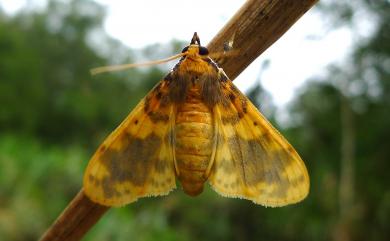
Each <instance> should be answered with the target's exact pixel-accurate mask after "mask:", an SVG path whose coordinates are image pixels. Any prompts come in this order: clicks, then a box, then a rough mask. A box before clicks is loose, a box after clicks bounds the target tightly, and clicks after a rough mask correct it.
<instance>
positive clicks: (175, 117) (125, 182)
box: [84, 33, 309, 207]
mask: <svg viewBox="0 0 390 241" xmlns="http://www.w3.org/2000/svg"><path fill="white" fill-rule="evenodd" d="M179 57H181V59H180V61H179V63H178V64H176V66H175V67H174V68H173V69H172V70H171V71H170V72H169V73H168V74H167V75H166V76H165V77H164V78H163V80H161V81H160V82H159V83H158V84H157V85H156V86H155V87H154V88H153V89H152V90H151V91H150V92H149V93H148V94H147V95H146V97H145V98H144V99H142V100H141V102H140V103H139V104H138V105H137V106H136V107H135V109H134V110H133V111H132V112H131V113H130V114H129V115H128V117H127V118H126V119H125V120H124V121H123V122H122V124H120V125H119V127H118V128H117V129H116V130H115V131H113V132H112V133H111V134H110V135H109V137H108V138H107V139H106V140H105V141H104V142H103V143H102V144H101V146H100V147H99V148H98V150H97V151H96V152H95V154H94V155H93V157H92V158H91V160H90V162H89V164H88V167H87V169H86V171H85V175H84V192H85V194H86V195H87V196H88V197H89V198H90V199H91V200H92V201H94V202H97V203H99V204H101V205H105V206H122V205H125V204H128V203H131V202H134V201H136V200H137V199H138V198H140V197H146V196H157V195H166V194H168V193H169V192H170V191H171V190H172V189H174V188H175V187H176V179H178V180H179V181H180V183H181V185H182V187H183V190H184V192H185V193H186V194H188V195H191V196H196V195H198V194H200V193H201V192H202V190H203V186H204V183H205V182H207V181H208V182H209V183H210V185H211V187H212V188H213V189H214V190H215V191H216V192H217V193H219V194H221V195H223V196H227V197H237V198H244V199H248V200H252V201H253V202H255V203H257V204H261V205H265V206H272V207H276V206H283V205H287V204H291V203H296V202H299V201H301V200H302V199H304V198H305V197H306V196H307V194H308V191H309V176H308V173H307V170H306V167H305V164H304V163H303V161H302V160H301V158H300V157H299V155H298V153H297V152H296V151H295V150H294V148H293V147H292V146H291V145H290V144H289V143H288V142H287V140H286V139H285V138H284V137H283V136H282V135H281V134H280V133H279V132H278V131H277V130H276V129H275V128H274V127H273V126H272V125H271V124H270V123H269V122H268V121H267V120H266V119H265V118H264V117H263V116H262V114H261V113H260V112H259V111H258V110H257V109H256V107H255V106H254V105H253V104H252V103H251V102H250V101H249V99H248V98H247V97H246V96H245V95H243V94H242V93H241V92H240V91H239V90H238V89H237V88H236V87H235V85H234V84H233V83H232V81H231V80H230V79H229V78H228V77H227V76H226V74H225V73H224V71H223V70H222V69H221V68H219V67H218V65H217V64H216V63H215V62H214V61H213V60H212V59H211V58H210V56H209V53H208V50H207V48H206V47H203V46H201V45H200V41H199V37H198V36H197V34H196V33H195V34H194V36H193V38H192V40H191V43H190V45H189V46H187V47H185V48H184V49H183V51H182V53H181V54H179V55H176V56H174V57H172V58H170V59H167V60H171V59H174V58H179ZM164 61H166V60H164ZM128 67H131V65H128V66H119V67H118V68H115V67H109V68H108V69H107V68H106V69H100V70H99V69H98V72H99V71H100V72H103V71H106V70H116V69H121V68H128Z"/></svg>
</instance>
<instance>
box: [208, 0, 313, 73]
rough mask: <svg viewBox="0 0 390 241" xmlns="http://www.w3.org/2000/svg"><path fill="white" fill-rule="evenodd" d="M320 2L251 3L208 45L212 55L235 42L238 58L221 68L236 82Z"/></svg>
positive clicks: (262, 0)
mask: <svg viewBox="0 0 390 241" xmlns="http://www.w3.org/2000/svg"><path fill="white" fill-rule="evenodd" d="M317 1H318V0H274V1H272V0H249V1H247V2H246V3H245V4H244V5H243V6H242V7H241V8H240V9H239V10H238V11H237V13H236V14H235V15H234V16H233V17H232V18H231V19H230V20H229V22H228V23H227V24H226V25H225V26H224V27H223V28H222V29H221V30H220V32H219V33H218V34H217V35H216V36H215V37H214V39H213V40H211V42H210V43H209V45H208V48H209V50H210V52H221V51H223V47H224V44H225V43H227V42H229V41H231V40H232V41H233V46H232V47H233V50H234V49H236V50H238V52H239V53H238V55H237V56H235V57H232V58H227V60H226V62H225V63H223V64H222V65H221V67H222V68H223V69H224V71H225V73H226V74H227V76H229V78H230V79H232V80H233V79H235V78H236V77H237V76H238V75H239V74H240V73H241V72H242V71H243V70H244V69H245V68H246V67H247V66H248V65H249V64H250V63H252V62H253V61H254V60H255V59H256V58H257V57H259V55H260V54H261V53H263V52H264V51H265V50H266V49H267V48H268V47H269V46H271V45H272V44H273V43H274V42H275V41H276V40H278V39H279V38H280V37H281V36H282V35H283V34H284V33H285V32H286V31H287V30H288V29H289V28H290V27H291V26H292V25H293V24H294V23H295V22H296V21H297V20H298V19H299V18H300V17H301V16H302V15H303V14H304V13H305V12H306V11H307V10H309V9H310V8H311V7H312V6H313V5H314V4H315V3H316V2H317Z"/></svg>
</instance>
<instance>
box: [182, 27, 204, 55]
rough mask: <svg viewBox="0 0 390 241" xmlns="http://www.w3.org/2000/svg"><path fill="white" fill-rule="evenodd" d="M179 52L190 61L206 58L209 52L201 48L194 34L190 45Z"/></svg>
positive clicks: (196, 35) (197, 37)
mask: <svg viewBox="0 0 390 241" xmlns="http://www.w3.org/2000/svg"><path fill="white" fill-rule="evenodd" d="M181 52H182V53H183V54H185V56H186V57H189V58H191V59H197V58H202V57H206V56H208V54H209V50H208V49H207V48H206V47H204V46H201V44H200V39H199V36H198V34H197V33H196V32H195V33H194V36H193V37H192V39H191V42H190V45H188V46H186V47H185V48H184V49H183V50H182V51H181Z"/></svg>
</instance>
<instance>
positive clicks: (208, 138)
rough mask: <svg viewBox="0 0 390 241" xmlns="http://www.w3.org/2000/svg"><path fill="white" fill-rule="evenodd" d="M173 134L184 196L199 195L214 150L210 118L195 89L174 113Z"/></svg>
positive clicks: (207, 109)
mask: <svg viewBox="0 0 390 241" xmlns="http://www.w3.org/2000/svg"><path fill="white" fill-rule="evenodd" d="M175 133H176V145H175V156H176V163H177V168H178V172H179V173H178V178H179V180H180V182H181V184H182V186H183V189H184V192H185V193H187V194H189V195H191V196H195V195H198V194H200V193H201V192H202V190H203V184H204V182H205V181H206V180H207V176H206V169H207V167H208V165H209V163H210V158H211V153H212V151H213V125H212V116H211V113H210V110H209V108H208V107H207V106H206V105H205V104H204V103H203V102H202V101H201V98H200V95H199V90H198V89H190V90H189V91H188V94H187V99H186V101H185V103H184V104H182V105H181V106H180V107H179V109H178V110H177V115H176V126H175Z"/></svg>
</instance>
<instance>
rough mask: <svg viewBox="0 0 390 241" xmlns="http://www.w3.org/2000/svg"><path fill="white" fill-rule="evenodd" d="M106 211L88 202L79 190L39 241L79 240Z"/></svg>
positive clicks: (103, 207)
mask: <svg viewBox="0 0 390 241" xmlns="http://www.w3.org/2000/svg"><path fill="white" fill-rule="evenodd" d="M107 210H108V207H105V206H102V205H99V204H97V203H94V202H92V201H91V200H89V198H88V197H86V196H85V194H84V191H83V189H81V190H80V192H79V193H78V194H77V195H76V197H75V198H74V199H73V200H72V202H71V203H70V204H69V205H68V207H67V208H66V209H65V210H64V211H63V212H62V213H61V215H60V216H59V217H58V219H57V220H56V221H55V222H54V223H53V225H52V226H51V227H50V228H49V229H48V230H47V231H46V233H45V234H43V236H42V237H41V239H40V240H41V241H49V240H50V241H52V240H58V241H60V240H61V241H62V240H80V239H81V238H82V237H83V236H84V234H85V233H86V232H87V231H88V230H89V229H90V228H91V227H92V226H93V225H94V224H95V223H96V222H97V221H99V219H100V217H101V216H102V215H103V214H104V213H105V212H106V211H107Z"/></svg>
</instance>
